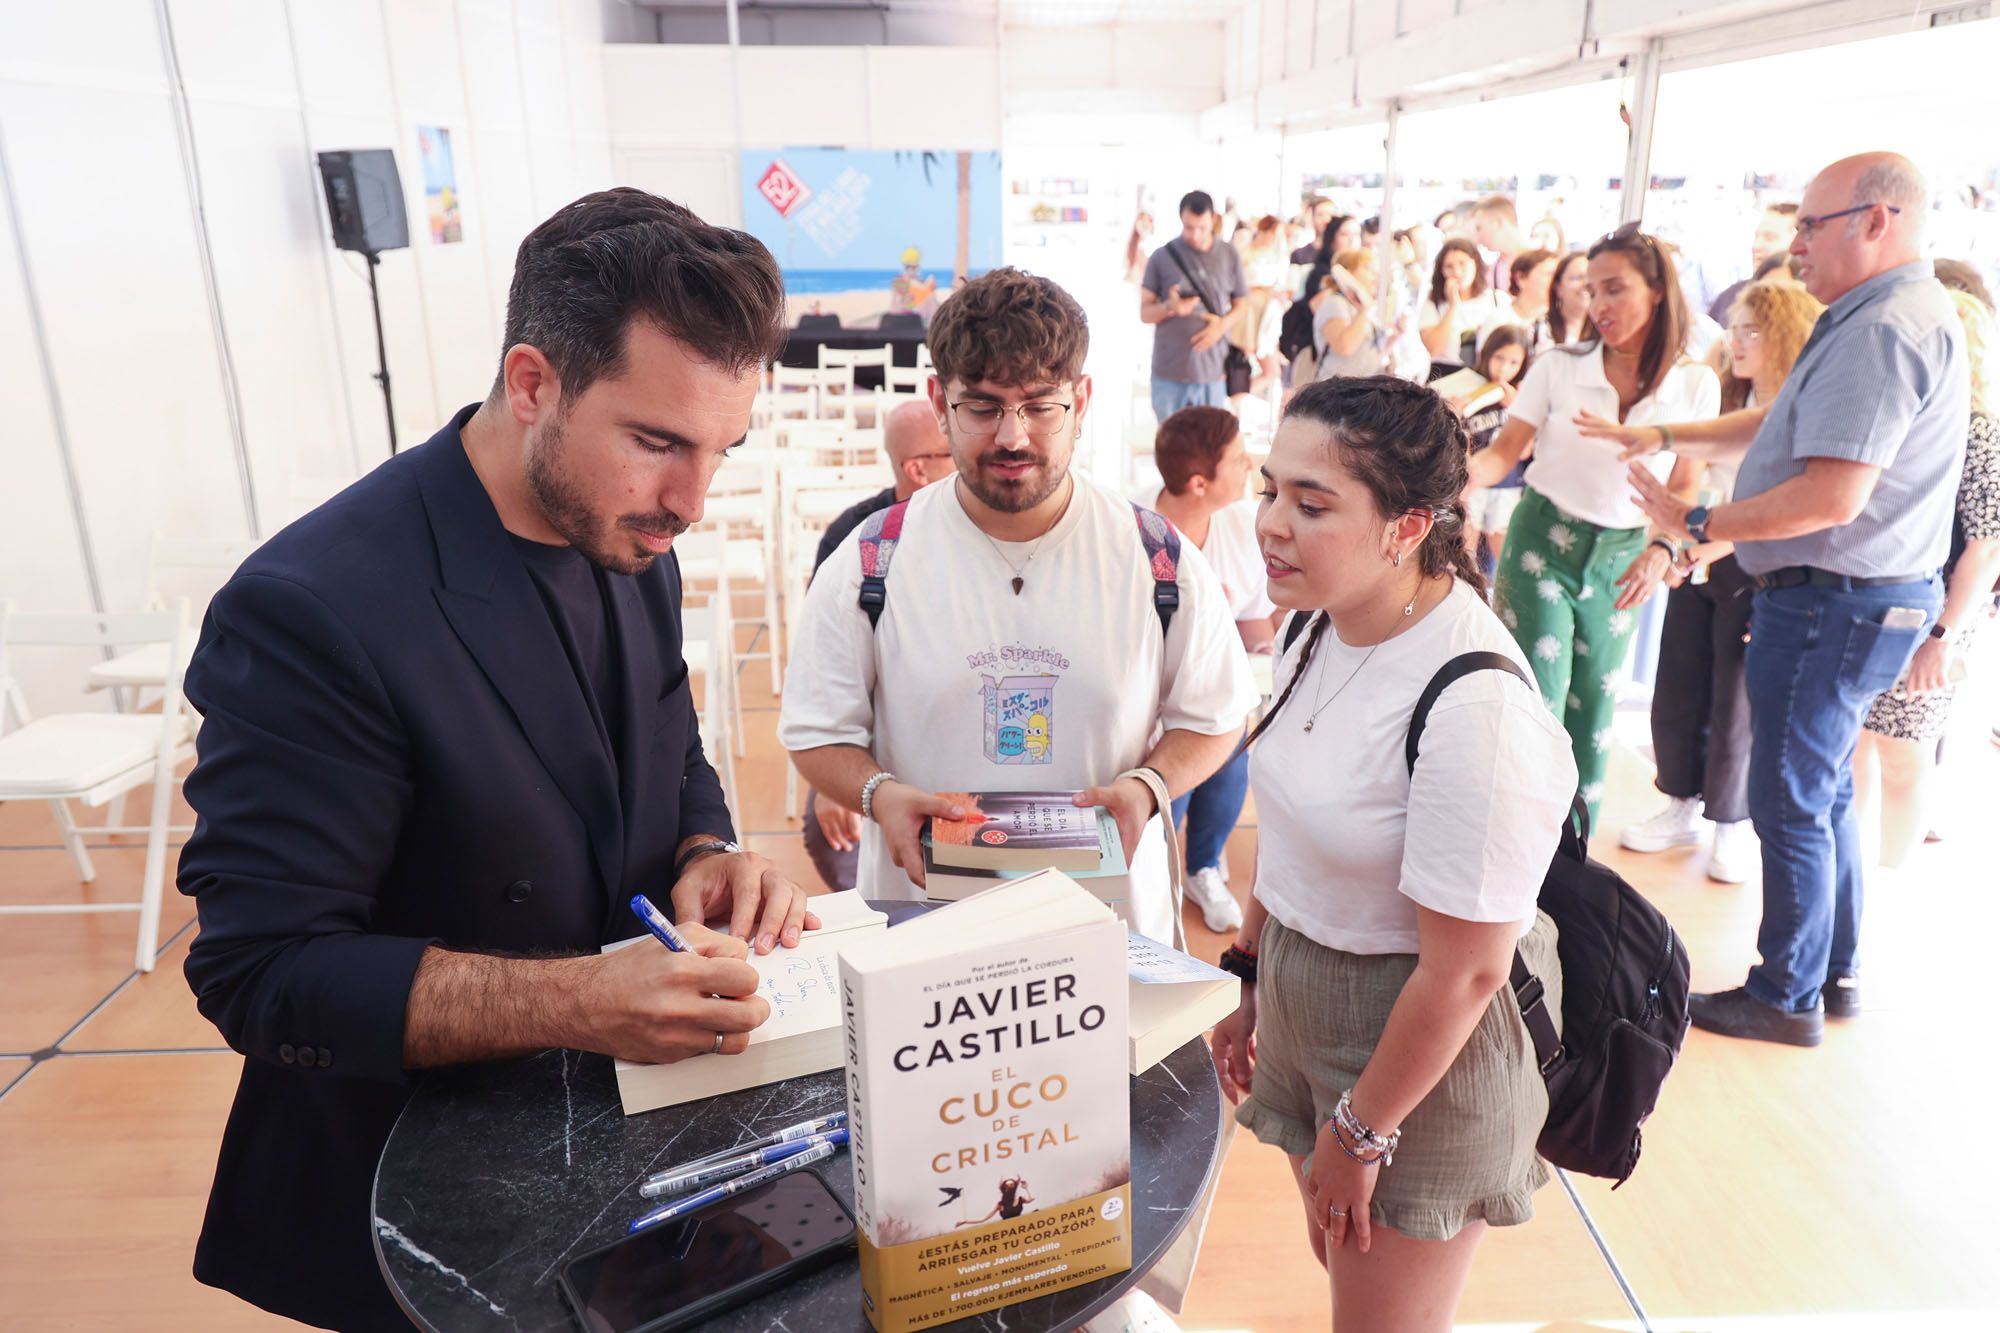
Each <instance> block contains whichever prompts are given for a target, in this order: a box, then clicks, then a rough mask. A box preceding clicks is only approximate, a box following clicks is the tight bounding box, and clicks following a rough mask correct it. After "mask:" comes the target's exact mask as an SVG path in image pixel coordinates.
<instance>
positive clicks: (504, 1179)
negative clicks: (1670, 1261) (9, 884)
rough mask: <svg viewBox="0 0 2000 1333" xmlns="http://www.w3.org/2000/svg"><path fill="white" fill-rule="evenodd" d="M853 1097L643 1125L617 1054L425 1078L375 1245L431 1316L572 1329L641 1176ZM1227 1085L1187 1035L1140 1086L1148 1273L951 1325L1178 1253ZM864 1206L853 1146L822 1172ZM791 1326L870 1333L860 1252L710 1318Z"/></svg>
mask: <svg viewBox="0 0 2000 1333" xmlns="http://www.w3.org/2000/svg"><path fill="white" fill-rule="evenodd" d="M845 1105H846V1097H845V1094H844V1092H843V1091H842V1087H841V1074H840V1071H838V1070H834V1071H831V1072H828V1073H824V1074H815V1075H812V1076H810V1077H807V1078H801V1079H795V1080H793V1081H791V1082H788V1083H779V1084H773V1085H771V1086H768V1087H761V1088H751V1089H749V1090H747V1091H744V1092H736V1093H729V1094H727V1095H725V1096H721V1097H711V1098H709V1099H707V1100H706V1101H699V1102H691V1103H689V1104H687V1105H685V1106H671V1107H667V1108H665V1109H663V1110H659V1111H652V1112H648V1113H647V1114H645V1115H638V1116H631V1117H627V1116H626V1115H624V1114H623V1112H622V1111H621V1110H620V1108H619V1105H618V1090H617V1085H616V1084H615V1082H614V1081H613V1078H612V1072H611V1061H610V1060H608V1059H605V1058H603V1057H601V1056H595V1055H584V1054H580V1053H579V1052H576V1051H544V1052H542V1053H541V1054H540V1055H537V1056H532V1057H529V1058H527V1059H523V1060H514V1061H507V1062H502V1063H497V1064H488V1065H477V1066H471V1067H467V1068H463V1069H453V1070H446V1071H441V1072H439V1073H436V1074H433V1075H430V1076H427V1077H426V1078H425V1080H424V1081H423V1082H422V1083H421V1084H420V1085H419V1087H418V1090H417V1093H416V1095H415V1096H414V1097H413V1098H412V1099H411V1101H410V1104H409V1106H408V1107H407V1108H406V1109H405V1110H404V1112H403V1115H402V1118H401V1119H400V1120H398V1121H397V1122H396V1128H395V1130H394V1131H393V1132H392V1133H391V1134H390V1136H389V1142H388V1145H387V1147H385V1148H384V1149H383V1151H382V1160H381V1164H380V1165H379V1167H378V1168H377V1170H376V1173H375V1251H376V1255H377V1257H378V1258H379V1259H380V1261H381V1264H382V1274H383V1276H384V1277H385V1278H387V1279H388V1283H389V1289H390V1290H391V1291H392V1292H394V1293H395V1296H396V1299H397V1301H398V1302H400V1303H401V1305H402V1307H403V1309H404V1310H405V1311H406V1312H407V1313H408V1314H409V1315H410V1317H411V1318H412V1319H414V1320H415V1321H416V1322H417V1324H418V1326H419V1327H421V1328H425V1329H431V1330H436V1331H438V1333H445V1331H446V1330H458V1329H481V1330H486V1329H515V1330H520V1333H536V1331H538V1330H550V1333H555V1331H556V1330H570V1329H574V1328H575V1327H576V1324H575V1322H574V1320H573V1319H572V1317H571V1315H570V1312H569V1307H568V1305H567V1304H566V1303H565V1302H564V1300H563V1298H562V1295H561V1293H560V1291H559V1290H558V1288H557V1283H556V1276H557V1274H558V1273H560V1272H561V1270H562V1266H563V1265H564V1264H566V1263H568V1262H569V1261H570V1259H571V1258H573V1257H574V1256H576V1255H579V1254H585V1253H588V1252H589V1251H591V1250H594V1249H597V1248H598V1247H599V1246H602V1245H606V1244H609V1243H610V1242H612V1241H614V1240H617V1239H619V1238H620V1237H621V1236H623V1235H624V1234H625V1224H626V1223H627V1222H629V1221H630V1220H631V1219H632V1218H634V1217H636V1216H638V1215H639V1214H640V1213H642V1212H644V1211H645V1210H646V1208H647V1207H648V1206H649V1205H647V1204H646V1203H645V1202H644V1201H642V1200H641V1199H640V1198H639V1182H640V1181H642V1180H644V1179H645V1178H646V1176H647V1175H648V1174H649V1173H651V1172H653V1171H657V1170H660V1169H662V1168H663V1167H666V1166H669V1165H671V1164H672V1163H674V1162H679V1161H686V1160H688V1159H689V1158H693V1157H699V1156H701V1155H702V1154H704V1153H708V1152H714V1151H717V1150H719V1149H722V1148H727V1147H730V1146H732V1145H734V1144H737V1143H741V1142H743V1141H745V1140H747V1139H749V1138H752V1137H753V1136H755V1135H757V1134H761V1133H765V1132H767V1131H769V1130H773V1129H777V1128H779V1127H781V1126H784V1125H789V1124H793V1123H795V1122H797V1121H800V1120H807V1119H810V1118H812V1117H814V1116H817V1115H824V1114H826V1113H828V1112H831V1111H836V1110H839V1109H841V1108H843V1107H844V1106H845ZM1221 1117H1222V1089H1221V1087H1220V1086H1219V1085H1218V1084H1217V1082H1216V1078H1215V1067H1214V1066H1213V1065H1212V1064H1211V1063H1210V1061H1209V1058H1208V1048H1207V1047H1206V1046H1205V1045H1204V1044H1203V1043H1202V1042H1201V1041H1200V1040H1198V1039H1197V1040H1194V1041H1190V1042H1188V1043H1187V1044H1186V1045H1185V1046H1183V1047H1181V1048H1180V1049H1179V1050H1178V1051H1175V1052H1174V1053H1173V1054H1172V1055H1170V1056H1168V1057H1167V1058H1166V1059H1165V1060H1162V1061H1161V1062H1160V1063H1159V1064H1157V1065H1154V1066H1153V1067H1152V1068H1151V1069H1149V1070H1147V1071H1146V1072H1145V1073H1144V1074H1143V1075H1141V1076H1140V1077H1138V1078H1135V1079H1133V1080H1132V1269H1131V1271H1130V1272H1127V1273H1121V1274H1119V1275H1118V1276H1117V1277H1115V1278H1105V1279H1103V1280H1101V1281H1098V1282H1093V1283H1090V1284H1088V1285H1086V1286H1080V1287H1074V1288H1071V1289H1070V1290H1068V1291H1063V1292H1058V1293H1056V1294H1055V1295H1053V1296H1044V1297H1040V1298H1038V1299H1036V1300H1032V1301H1024V1302H1022V1303H1021V1304H1019V1305H1012V1306H1008V1307H1006V1308H1005V1309H1003V1310H999V1311H996V1312H994V1313H993V1314H990V1315H986V1316H983V1317H978V1318H973V1319H966V1320H962V1321H960V1322H958V1323H954V1324H950V1325H944V1326H941V1327H942V1328H946V1329H950V1330H980V1331H982V1333H983V1331H984V1330H993V1331H994V1333H998V1331H999V1330H1001V1329H1006V1330H1010V1331H1013V1333H1019V1331H1020V1330H1037V1329H1043V1330H1057V1329H1063V1330H1067V1329H1073V1328H1075V1327H1077V1326H1078V1325H1079V1324H1081V1323H1083V1322H1084V1321H1085V1320H1086V1319H1089V1318H1090V1317H1091V1316H1092V1315H1095V1314H1097V1313H1098V1312H1099V1311H1101V1310H1104V1309H1105V1308H1107V1307H1109V1306H1110V1305H1111V1304H1112V1303H1113V1302H1114V1301H1115V1300H1116V1299H1117V1298H1118V1297H1119V1296H1120V1295H1122V1294H1123V1293H1124V1292H1125V1291H1126V1290H1128V1289H1129V1288H1130V1287H1132V1286H1133V1285H1134V1284H1135V1283H1137V1282H1138V1280H1139V1278H1140V1277H1141V1276H1142V1275H1143V1274H1144V1273H1145V1272H1146V1271H1147V1270H1148V1269H1149V1268H1151V1267H1152V1266H1153V1265H1154V1264H1155V1263H1157V1262H1159V1260H1160V1257H1161V1256H1162V1255H1163V1254H1165V1253H1166V1250H1167V1247H1168V1246H1169V1245H1171V1244H1172V1243H1173V1241H1174V1240H1175V1238H1177V1237H1178V1236H1179V1235H1180V1233H1181V1231H1182V1229H1183V1228H1184V1227H1185V1226H1186V1225H1187V1221H1188V1210H1189V1208H1190V1207H1191V1206H1192V1205H1193V1204H1194V1202H1195V1201H1196V1200H1197V1199H1199V1198H1200V1197H1201V1194H1202V1191H1203V1190H1204V1189H1206V1188H1207V1185H1208V1181H1209V1178H1210V1176H1211V1175H1212V1174H1213V1173H1214V1172H1215V1171H1216V1169H1217V1168H1218V1165H1219V1163H1218V1161H1217V1144H1218V1140H1219V1138H1220V1130H1221V1123H1222V1122H1221ZM819 1171H820V1174H821V1175H822V1177H823V1178H824V1179H825V1180H826V1182H827V1183H828V1184H829V1185H830V1186H832V1187H833V1191H834V1193H835V1194H837V1195H839V1196H840V1198H841V1200H842V1201H843V1202H844V1203H846V1204H847V1205H848V1206H849V1207H850V1208H851V1207H852V1206H853V1203H854V1179H853V1175H852V1172H851V1171H850V1169H849V1167H848V1160H847V1157H846V1155H845V1154H842V1155H840V1156H837V1157H835V1158H834V1159H833V1160H832V1161H830V1162H828V1163H826V1164H825V1165H824V1166H822V1167H820V1168H819ZM703 1327H704V1328H710V1329H716V1330H726V1331H728V1333H735V1331H736V1330H746V1331H747V1330H758V1331H768V1330H776V1331H777V1333H788V1331H789V1333H806V1331H807V1330H812V1331H813V1333H821V1331H822V1330H824V1331H826V1333H848V1331H849V1330H852V1331H853V1333H866V1330H867V1329H868V1323H867V1320H866V1319H865V1318H864V1317H863V1315H862V1313H861V1275H860V1268H859V1266H858V1265H857V1263H856V1261H855V1260H854V1259H852V1258H848V1259H845V1260H842V1261H839V1262H837V1263H833V1264H830V1265H828V1266H827V1267H825V1268H822V1269H820V1270H818V1271H817V1272H814V1273H812V1274H810V1275H809V1276H807V1277H805V1278H803V1279H802V1280H800V1281H798V1282H796V1283H793V1284H792V1285H791V1286H789V1287H787V1288H786V1289H784V1290H783V1291H779V1292H774V1293H772V1294H771V1295H769V1296H765V1297H763V1298H762V1299H760V1300H757V1301H755V1302H753V1303H751V1304H749V1305H745V1306H742V1307H739V1308H738V1309H736V1310H734V1311H731V1312H730V1313H728V1314H725V1315H722V1316H720V1317H718V1318H716V1319H713V1320H711V1321H709V1322H708V1323H707V1324H705V1325H703Z"/></svg>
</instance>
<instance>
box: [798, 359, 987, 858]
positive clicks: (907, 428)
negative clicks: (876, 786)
mask: <svg viewBox="0 0 2000 1333" xmlns="http://www.w3.org/2000/svg"><path fill="white" fill-rule="evenodd" d="M882 452H883V454H884V455H885V456H886V457H887V458H888V460H889V470H890V471H891V472H893V473H894V474H895V477H896V484H895V485H893V486H885V487H883V488H882V489H881V490H879V491H877V492H876V493H875V494H873V495H871V496H869V497H868V498H867V499H866V500H858V501H856V502H855V503H854V504H851V505H849V506H848V507H847V508H846V509H843V510H842V511H841V512H840V517H838V518H836V519H834V520H833V522H831V523H829V524H827V526H826V531H825V532H824V533H822V534H821V536H820V539H819V551H818V553H817V554H816V555H814V556H813V573H814V574H815V575H817V574H818V573H819V567H820V566H821V565H823V564H825V563H826V560H827V557H828V556H830V555H832V554H833V553H834V552H835V551H837V550H839V549H840V544H841V543H842V542H844V541H846V540H847V534H848V533H850V532H852V531H854V530H855V529H856V528H858V527H860V526H861V525H862V523H863V522H864V521H866V520H867V518H868V516H869V515H870V514H879V513H881V512H882V511H883V510H884V509H887V508H888V507H889V506H890V505H892V504H895V503H896V502H897V501H899V500H907V499H909V498H910V497H911V496H913V495H915V494H916V493H917V492H918V491H920V490H922V489H923V488H924V487H926V486H928V485H930V484H931V483H932V482H934V481H943V480H944V479H945V478H946V477H949V476H950V475H951V474H952V465H951V441H949V440H947V439H945V437H944V433H943V432H942V431H940V430H939V429H938V421H937V414H936V413H934V412H932V411H931V405H930V403H929V402H926V401H920V400H917V399H912V400H911V401H909V402H907V403H904V404H902V405H901V406H899V407H898V408H897V409H896V410H895V411H893V412H891V413H890V414H889V415H888V417H887V418H885V419H884V420H883V422H882ZM805 843H806V855H807V856H808V857H810V858H812V863H813V869H814V870H817V871H818V872H819V877H820V879H821V880H823V881H825V883H826V887H827V888H829V889H832V890H833V891H834V892H835V893H840V892H842V891H843V890H846V889H851V888H853V887H854V875H855V870H856V864H855V863H856V861H857V860H858V859H859V858H858V849H859V848H860V846H861V815H860V813H859V812H858V811H854V810H850V809H848V808H847V807H846V806H844V805H840V804H838V803H836V802H833V801H822V800H821V799H820V798H819V793H818V792H807V793H806V813H805Z"/></svg>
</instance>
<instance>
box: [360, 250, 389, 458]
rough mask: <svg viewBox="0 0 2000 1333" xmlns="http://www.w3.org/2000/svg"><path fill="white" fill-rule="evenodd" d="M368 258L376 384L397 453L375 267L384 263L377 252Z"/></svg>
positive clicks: (380, 301)
mask: <svg viewBox="0 0 2000 1333" xmlns="http://www.w3.org/2000/svg"><path fill="white" fill-rule="evenodd" d="M362 253H363V254H364V255H366V256H367V258H368V303H369V304H370V305H371V306H373V307H374V308H375V362H376V364H377V365H378V366H379V367H380V369H378V370H377V371H376V372H375V376H374V378H375V382H376V383H377V384H379V385H381V386H382V408H383V410H384V411H386V412H387V413H388V414H389V452H390V453H391V454H393V453H395V452H396V400H395V398H394V397H393V396H391V394H390V393H389V348H388V344H386V343H385V342H383V340H382V292H381V289H379V288H378V287H376V285H375V266H376V265H377V264H379V263H381V262H382V256H381V253H380V252H379V251H376V250H364V251H363V252H362Z"/></svg>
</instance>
